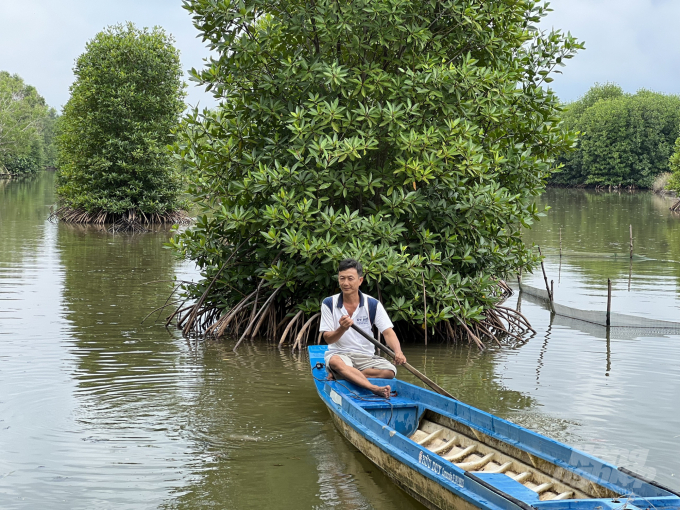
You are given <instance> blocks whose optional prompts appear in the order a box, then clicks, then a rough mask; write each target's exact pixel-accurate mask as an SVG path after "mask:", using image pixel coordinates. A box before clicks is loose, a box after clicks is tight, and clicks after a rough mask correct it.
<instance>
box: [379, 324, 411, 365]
mask: <svg viewBox="0 0 680 510" xmlns="http://www.w3.org/2000/svg"><path fill="white" fill-rule="evenodd" d="M382 334H383V336H384V337H385V343H386V344H387V346H388V347H389V348H390V349H392V350H393V351H394V354H395V357H394V362H395V363H396V364H397V365H403V364H404V363H406V356H404V353H403V352H401V345H400V344H399V339H398V338H397V334H396V333H395V332H394V329H392V328H387V329H386V330H385V331H383V332H382Z"/></svg>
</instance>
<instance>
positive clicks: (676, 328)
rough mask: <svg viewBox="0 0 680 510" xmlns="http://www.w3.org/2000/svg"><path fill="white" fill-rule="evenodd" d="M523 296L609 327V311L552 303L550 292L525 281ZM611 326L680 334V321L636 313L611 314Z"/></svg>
mask: <svg viewBox="0 0 680 510" xmlns="http://www.w3.org/2000/svg"><path fill="white" fill-rule="evenodd" d="M519 289H520V292H521V295H522V296H528V297H533V298H534V299H536V300H538V301H540V302H541V304H543V305H544V306H546V307H547V308H548V309H552V311H553V312H554V313H555V315H556V316H558V317H565V318H568V319H573V320H576V321H581V322H585V323H589V324H595V325H598V326H604V327H607V312H606V311H599V310H580V309H578V308H572V307H570V306H565V305H560V304H558V303H555V302H553V303H550V298H549V297H548V292H547V291H545V290H543V289H538V288H536V287H531V286H530V285H526V284H524V283H522V284H520V286H519ZM609 317H610V323H609V326H610V327H612V328H626V329H630V330H645V333H647V334H649V333H658V334H661V335H667V334H680V322H671V321H662V320H657V319H650V318H647V317H637V316H635V315H626V314H622V313H611V314H610V316H609ZM579 329H582V328H579Z"/></svg>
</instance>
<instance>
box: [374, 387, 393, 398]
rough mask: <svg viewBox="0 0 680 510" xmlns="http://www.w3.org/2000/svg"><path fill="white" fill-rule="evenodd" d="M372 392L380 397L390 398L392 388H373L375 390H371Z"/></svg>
mask: <svg viewBox="0 0 680 510" xmlns="http://www.w3.org/2000/svg"><path fill="white" fill-rule="evenodd" d="M371 391H372V392H373V393H375V394H376V395H378V396H379V397H382V398H390V393H391V391H392V388H390V387H389V386H373V388H371Z"/></svg>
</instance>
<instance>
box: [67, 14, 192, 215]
mask: <svg viewBox="0 0 680 510" xmlns="http://www.w3.org/2000/svg"><path fill="white" fill-rule="evenodd" d="M172 43H173V39H172V37H171V36H169V35H167V34H166V33H165V31H163V29H161V28H158V27H156V28H153V29H146V28H145V29H139V28H136V27H135V26H134V25H132V24H130V23H129V24H127V25H116V26H112V27H109V28H107V29H106V30H104V31H102V32H100V33H98V34H97V35H96V36H95V37H94V39H92V40H91V41H89V42H88V43H87V49H86V51H85V53H83V54H82V55H81V56H80V57H78V59H77V61H76V66H75V68H74V70H73V72H74V74H75V75H76V80H75V82H74V83H73V85H72V86H71V97H70V99H69V100H68V102H67V103H66V106H64V112H63V116H62V118H61V123H60V134H59V137H58V149H59V173H58V181H57V194H58V196H59V205H60V207H59V209H58V211H57V213H56V216H57V217H58V218H59V219H61V220H62V221H70V222H76V223H99V224H103V223H107V222H119V223H120V224H121V225H122V226H134V225H138V224H144V223H159V222H174V221H177V220H180V219H181V218H182V217H183V215H182V213H181V207H182V203H181V200H180V196H181V192H182V188H181V179H180V175H179V174H178V172H177V165H176V163H175V162H174V160H173V158H172V156H171V154H170V152H169V151H168V150H167V146H168V144H170V143H171V141H172V130H173V129H174V128H175V127H176V126H177V125H178V123H179V120H180V115H181V114H182V112H183V111H184V96H185V84H184V83H183V81H182V67H181V64H180V60H179V52H178V51H177V50H176V49H175V48H174V47H173V45H172Z"/></svg>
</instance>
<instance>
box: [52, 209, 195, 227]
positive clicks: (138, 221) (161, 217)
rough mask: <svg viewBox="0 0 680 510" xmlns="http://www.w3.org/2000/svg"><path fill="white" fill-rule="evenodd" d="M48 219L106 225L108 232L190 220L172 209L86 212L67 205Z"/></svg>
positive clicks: (183, 223)
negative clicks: (160, 211) (149, 211)
mask: <svg viewBox="0 0 680 510" xmlns="http://www.w3.org/2000/svg"><path fill="white" fill-rule="evenodd" d="M49 219H50V221H63V222H65V223H75V224H79V225H85V224H89V225H97V226H100V227H104V226H105V225H108V228H107V230H108V231H110V232H133V233H135V232H146V231H148V230H149V228H148V227H150V226H151V225H175V224H178V225H186V224H188V223H190V222H191V218H190V217H189V216H188V215H187V213H186V212H185V211H181V210H180V211H172V212H166V213H163V214H159V213H151V214H146V213H143V212H141V211H136V210H134V209H130V210H129V211H126V212H124V213H122V214H117V213H110V212H107V211H103V210H100V211H95V212H88V211H85V210H84V209H73V208H71V207H69V206H62V207H60V208H59V209H57V210H56V211H52V212H51V213H50V216H49Z"/></svg>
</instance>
